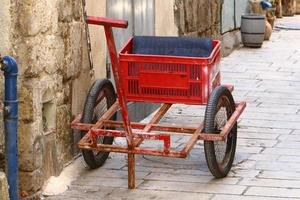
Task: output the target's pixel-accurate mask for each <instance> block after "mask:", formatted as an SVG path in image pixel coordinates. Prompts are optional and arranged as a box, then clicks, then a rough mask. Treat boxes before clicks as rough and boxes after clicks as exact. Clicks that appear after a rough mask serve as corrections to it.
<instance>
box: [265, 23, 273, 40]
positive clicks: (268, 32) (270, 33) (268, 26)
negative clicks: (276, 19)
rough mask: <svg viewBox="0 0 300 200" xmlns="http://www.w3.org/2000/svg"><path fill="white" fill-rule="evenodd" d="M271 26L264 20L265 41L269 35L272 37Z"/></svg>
mask: <svg viewBox="0 0 300 200" xmlns="http://www.w3.org/2000/svg"><path fill="white" fill-rule="evenodd" d="M272 30H273V29H272V26H271V24H270V23H269V22H268V20H266V30H265V40H269V39H270V37H271V35H272Z"/></svg>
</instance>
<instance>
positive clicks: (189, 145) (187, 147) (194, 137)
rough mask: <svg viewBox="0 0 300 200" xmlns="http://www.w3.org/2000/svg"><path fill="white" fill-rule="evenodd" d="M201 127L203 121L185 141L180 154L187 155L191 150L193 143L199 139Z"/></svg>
mask: <svg viewBox="0 0 300 200" xmlns="http://www.w3.org/2000/svg"><path fill="white" fill-rule="evenodd" d="M202 129H203V123H201V125H200V126H199V127H198V128H197V130H196V131H195V133H194V134H193V135H192V137H191V138H190V139H189V141H188V142H187V143H186V145H185V147H184V148H183V149H182V151H181V153H182V154H184V155H187V154H188V153H189V152H190V151H191V150H192V148H193V147H194V145H195V144H196V143H197V141H198V139H199V134H200V133H201V131H202Z"/></svg>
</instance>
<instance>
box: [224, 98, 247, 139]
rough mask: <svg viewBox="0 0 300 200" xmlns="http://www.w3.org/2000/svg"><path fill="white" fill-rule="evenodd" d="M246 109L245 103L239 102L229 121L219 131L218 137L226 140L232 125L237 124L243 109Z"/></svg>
mask: <svg viewBox="0 0 300 200" xmlns="http://www.w3.org/2000/svg"><path fill="white" fill-rule="evenodd" d="M245 108H246V102H244V101H243V102H240V103H239V104H238V106H237V107H236V109H235V111H234V113H233V114H232V115H231V117H230V119H229V120H228V121H227V123H226V124H225V126H224V129H223V130H222V131H221V133H220V136H221V137H223V138H226V137H227V135H228V134H229V132H230V131H231V129H232V127H233V126H234V124H235V123H236V122H237V120H238V118H239V117H240V115H241V114H242V113H243V111H244V109H245Z"/></svg>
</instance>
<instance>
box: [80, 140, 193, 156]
mask: <svg viewBox="0 0 300 200" xmlns="http://www.w3.org/2000/svg"><path fill="white" fill-rule="evenodd" d="M78 147H79V148H80V149H88V150H96V151H104V152H115V153H127V154H142V155H152V156H163V157H173V158H185V157H186V156H187V155H184V154H182V153H181V152H179V151H171V150H170V151H167V152H166V151H164V150H153V149H147V148H140V147H136V148H134V149H128V147H121V146H116V145H105V144H97V146H96V147H91V145H90V143H78Z"/></svg>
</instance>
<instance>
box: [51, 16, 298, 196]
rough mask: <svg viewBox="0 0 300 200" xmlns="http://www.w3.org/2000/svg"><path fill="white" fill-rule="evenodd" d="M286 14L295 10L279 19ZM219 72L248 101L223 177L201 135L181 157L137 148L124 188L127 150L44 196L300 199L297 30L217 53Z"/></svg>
mask: <svg viewBox="0 0 300 200" xmlns="http://www.w3.org/2000/svg"><path fill="white" fill-rule="evenodd" d="M289 21H298V22H300V16H297V17H294V18H284V19H282V20H280V22H281V23H287V22H289ZM222 79H223V83H233V84H234V85H235V91H234V97H235V100H236V101H239V100H246V101H247V103H248V106H247V108H246V110H245V113H244V114H243V115H242V118H241V120H240V121H239V133H238V146H237V152H236V158H235V162H234V166H233V168H232V170H231V172H230V174H229V176H228V177H226V178H224V179H221V180H215V179H214V178H213V177H212V176H211V174H210V173H209V171H208V168H207V166H206V162H205V157H204V152H203V143H202V142H199V143H198V144H197V146H196V148H195V149H194V150H193V151H192V152H191V154H190V156H189V157H188V158H187V159H185V160H184V159H183V160H181V159H167V158H159V157H150V156H144V157H143V156H137V166H136V171H137V189H135V190H128V189H127V168H126V159H125V156H124V155H120V154H111V158H110V159H109V160H107V162H106V164H105V165H104V166H103V167H102V168H100V169H97V170H92V171H91V170H88V169H85V168H84V165H83V162H82V164H81V166H82V172H81V174H80V176H79V177H78V178H77V180H75V181H74V182H73V183H72V184H71V186H70V188H69V190H68V191H66V192H65V193H63V194H61V195H57V196H52V197H48V198H47V199H50V200H54V199H58V200H59V199H68V200H73V199H109V200H112V199H116V200H117V199H170V198H171V199H179V200H181V199H185V200H192V199H203V200H205V199H211V200H221V199H231V200H252V199H253V200H280V199H300V123H299V122H300V31H291V30H290V31H287V30H275V31H274V33H273V35H272V38H271V40H270V41H268V42H265V43H264V44H263V47H262V48H260V49H251V48H241V49H239V50H236V51H235V52H234V53H232V54H231V55H230V56H229V57H226V58H224V59H222ZM203 114H204V108H202V107H199V106H198V107H197V106H196V107H195V106H186V105H183V106H175V107H174V108H173V109H172V111H171V112H170V113H169V114H167V115H166V117H165V118H164V119H163V122H168V123H174V124H195V125H196V124H199V122H200V120H201V118H202V115H203ZM186 139H187V138H186V137H176V138H174V139H173V144H175V145H176V146H178V147H180V146H181V145H182V144H183V143H184V142H185V141H186ZM79 159H81V158H79ZM77 162H79V161H77Z"/></svg>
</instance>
